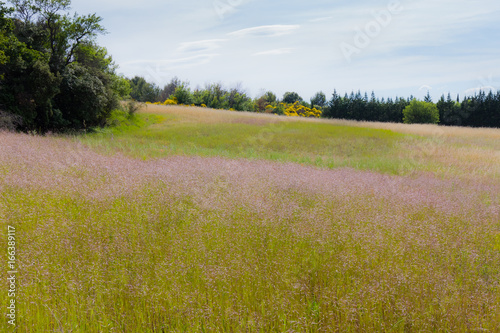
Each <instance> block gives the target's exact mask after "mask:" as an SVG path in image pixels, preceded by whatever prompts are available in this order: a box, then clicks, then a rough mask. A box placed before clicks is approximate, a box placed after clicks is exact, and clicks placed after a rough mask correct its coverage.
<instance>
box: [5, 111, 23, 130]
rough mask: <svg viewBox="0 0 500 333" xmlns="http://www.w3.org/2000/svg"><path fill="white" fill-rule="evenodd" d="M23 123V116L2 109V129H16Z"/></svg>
mask: <svg viewBox="0 0 500 333" xmlns="http://www.w3.org/2000/svg"><path fill="white" fill-rule="evenodd" d="M22 124H23V119H22V117H21V116H19V115H16V114H12V113H9V112H5V111H2V110H0V130H7V131H15V130H16V129H18V128H19V127H21V126H22Z"/></svg>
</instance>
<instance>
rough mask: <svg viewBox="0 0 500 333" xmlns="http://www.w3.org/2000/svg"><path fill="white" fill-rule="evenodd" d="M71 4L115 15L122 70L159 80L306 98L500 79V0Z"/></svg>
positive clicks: (389, 93)
mask: <svg viewBox="0 0 500 333" xmlns="http://www.w3.org/2000/svg"><path fill="white" fill-rule="evenodd" d="M72 10H73V11H76V12H78V13H79V14H88V13H97V15H99V16H101V17H102V18H103V19H104V21H103V25H104V26H105V27H106V29H107V30H108V34H107V35H104V36H101V37H99V38H98V42H99V44H100V45H102V46H105V47H106V48H107V49H108V51H109V53H110V54H111V55H112V56H113V58H114V60H115V62H116V63H117V64H118V65H119V72H120V73H123V74H124V75H125V76H128V77H132V76H134V75H140V76H144V77H145V78H146V79H147V80H148V81H150V82H154V83H156V84H158V85H160V86H163V85H164V84H166V83H168V82H169V81H170V79H171V78H172V77H174V76H177V77H179V78H180V79H182V80H187V81H189V82H190V86H191V88H196V87H197V86H200V87H203V86H204V85H205V84H206V83H209V82H222V83H223V84H224V85H225V86H226V87H228V88H229V87H233V86H235V85H237V84H241V86H242V87H243V88H245V90H246V91H247V93H248V94H250V96H252V97H255V96H257V95H259V94H260V93H261V92H263V91H265V90H272V91H273V92H275V93H276V94H277V95H278V96H282V95H283V93H284V92H286V91H296V92H298V93H299V94H300V95H301V96H302V97H303V98H304V99H306V100H307V99H309V98H310V97H311V96H312V95H313V94H314V93H316V92H317V91H320V90H321V91H323V92H325V94H326V95H327V96H328V97H329V96H330V95H331V93H332V92H333V90H334V89H336V90H337V92H339V93H342V94H343V93H345V92H350V91H351V90H355V91H357V90H361V91H362V92H364V91H368V93H370V92H371V91H372V90H373V91H375V94H376V95H377V96H378V97H395V96H404V97H408V96H410V95H414V96H416V97H419V98H422V97H423V96H424V95H425V94H426V93H427V91H428V90H429V92H430V94H431V96H432V97H433V98H434V100H437V99H438V98H439V96H440V95H441V94H443V93H444V94H447V93H448V92H451V93H452V95H453V96H456V94H457V93H458V94H460V95H461V96H463V95H464V94H465V93H468V94H473V93H474V91H476V90H478V89H479V88H483V89H485V90H488V89H494V90H500V42H499V41H500V24H499V23H500V22H499V20H498V18H500V2H499V1H493V0H491V1H490V0H479V1H465V0H419V1H416V0H399V1H398V0H396V1H386V0H383V1H379V0H375V1H373V0H372V1H323V0H318V1H314V0H313V1H308V2H306V1H294V0H288V1H270V0H267V1H263V0H203V1H202V0H183V1H177V0H176V1H174V0H166V1H165V0H162V1H159V0H143V1H140V2H139V1H137V0H134V1H132V0H73V2H72Z"/></svg>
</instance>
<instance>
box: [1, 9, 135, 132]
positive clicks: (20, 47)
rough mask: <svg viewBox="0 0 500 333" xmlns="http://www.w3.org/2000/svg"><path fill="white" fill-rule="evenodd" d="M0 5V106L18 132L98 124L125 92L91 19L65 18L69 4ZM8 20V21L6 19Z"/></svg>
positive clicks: (99, 30) (99, 29)
mask: <svg viewBox="0 0 500 333" xmlns="http://www.w3.org/2000/svg"><path fill="white" fill-rule="evenodd" d="M11 3H12V5H13V6H14V8H13V9H10V10H7V9H6V8H5V7H4V4H3V3H2V5H1V6H2V9H1V11H2V15H1V17H2V19H1V20H0V21H1V22H0V29H3V31H2V32H3V33H2V37H1V38H0V104H1V105H2V107H3V108H4V109H5V110H6V111H7V112H9V113H11V114H16V115H19V116H20V117H21V118H22V126H20V127H21V128H22V129H25V130H29V129H37V130H40V131H41V132H44V131H47V130H49V129H52V130H59V129H64V128H68V127H72V128H84V127H86V126H96V125H100V124H103V123H104V121H103V119H104V118H106V117H107V116H108V115H109V114H110V112H111V110H112V109H113V108H115V107H118V99H119V98H120V97H122V96H124V95H127V94H128V92H129V87H128V86H127V84H125V83H124V79H123V78H120V77H119V76H118V75H116V73H115V70H116V66H115V65H114V64H113V61H112V59H111V57H110V56H109V55H107V52H106V50H105V49H104V48H102V47H99V46H97V45H96V44H94V40H95V37H96V36H97V35H98V34H102V33H105V29H104V28H103V27H102V26H101V24H100V23H101V21H102V19H101V18H100V17H98V16H97V15H95V14H91V15H83V16H80V15H77V14H74V15H70V14H69V13H68V10H69V6H70V1H69V0H12V1H11ZM6 15H10V16H6Z"/></svg>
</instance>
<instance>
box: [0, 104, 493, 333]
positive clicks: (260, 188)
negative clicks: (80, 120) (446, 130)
mask: <svg viewBox="0 0 500 333" xmlns="http://www.w3.org/2000/svg"><path fill="white" fill-rule="evenodd" d="M177 110H180V111H176V112H173V113H171V114H161V113H139V114H137V115H135V116H134V117H128V116H127V115H126V114H124V113H120V112H117V113H115V114H114V115H113V117H112V123H113V125H114V126H112V127H109V128H106V129H103V130H97V131H96V132H94V133H89V134H86V135H81V136H76V137H66V136H55V137H34V136H30V135H22V134H13V133H0V140H1V142H2V145H0V222H1V223H0V227H1V228H2V230H4V236H2V237H0V249H6V248H7V239H6V237H5V235H6V230H7V225H12V226H15V227H16V242H17V243H16V247H17V262H18V273H17V278H18V281H17V283H18V284H17V286H18V293H17V296H16V302H17V311H18V312H17V323H18V326H17V330H16V331H17V332H473V331H484V332H498V327H500V311H498V309H500V296H499V295H500V288H499V284H498V281H500V224H499V221H500V183H499V181H498V179H499V178H498V174H499V173H498V165H499V164H498V163H497V162H498V158H499V157H500V155H498V152H496V151H495V149H496V147H497V143H494V142H493V139H492V138H493V136H492V135H491V134H488V135H490V136H489V137H488V138H485V139H484V142H486V143H485V144H484V145H483V143H484V142H483V141H481V137H480V135H479V134H478V135H476V136H474V137H473V138H472V139H469V138H467V137H463V138H462V137H458V138H457V137H456V136H455V137H453V138H451V139H450V138H447V137H446V136H444V135H443V136H441V137H439V138H437V139H436V137H433V136H425V135H413V134H412V135H409V134H402V133H397V132H394V131H389V130H383V129H371V128H362V127H357V126H349V125H339V124H331V123H327V122H301V121H282V119H283V118H258V117H255V118H254V117H253V116H241V115H240V114H238V113H220V114H221V115H224V116H220V118H216V119H211V118H210V117H207V116H205V115H203V114H202V113H200V114H199V115H200V117H199V119H198V118H197V115H198V113H196V112H197V111H196V112H195V111H190V112H192V113H191V115H188V114H185V113H183V111H182V110H184V109H182V108H179V109H177ZM193 115H194V116H193ZM226 115H227V116H226ZM80 143H83V144H84V145H85V146H86V147H91V149H82V146H81V145H80ZM495 154H496V155H495ZM111 155H113V156H111ZM121 155H125V157H123V156H121ZM177 155H185V156H188V157H184V156H183V157H181V158H177V157H176V156H177ZM199 156H201V158H200V157H199ZM166 157H169V158H167V159H163V158H166ZM191 157H193V158H191ZM210 157H217V158H210ZM218 157H225V158H227V159H221V158H218ZM248 160H251V161H248ZM284 162H290V163H288V164H283V163H284ZM299 164H302V165H299ZM346 166H347V167H352V168H354V169H358V170H354V169H338V168H339V167H346ZM317 167H319V168H317ZM359 170H368V171H371V172H363V171H359ZM380 173H384V175H381V174H380ZM388 174H389V175H388ZM6 275H7V272H6V270H5V269H4V270H3V271H2V273H1V274H0V278H2V279H4V281H5V279H6V278H7V276H6ZM4 285H5V286H6V284H4ZM6 291H7V289H4V291H3V292H0V301H1V304H2V307H3V308H5V307H6V304H7V302H8V301H9V298H8V297H7V293H6ZM2 313H4V312H2ZM0 331H2V332H3V331H5V332H8V331H12V329H11V327H9V326H8V325H7V322H6V320H5V318H4V319H2V321H0Z"/></svg>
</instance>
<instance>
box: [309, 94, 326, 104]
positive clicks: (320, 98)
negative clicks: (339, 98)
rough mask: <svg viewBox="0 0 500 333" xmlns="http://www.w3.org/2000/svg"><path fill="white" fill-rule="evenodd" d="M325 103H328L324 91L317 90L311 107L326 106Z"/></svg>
mask: <svg viewBox="0 0 500 333" xmlns="http://www.w3.org/2000/svg"><path fill="white" fill-rule="evenodd" d="M325 105H326V96H325V94H324V93H323V92H322V91H320V92H317V93H316V94H315V95H314V96H313V97H312V98H311V107H314V106H319V107H324V106H325Z"/></svg>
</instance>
